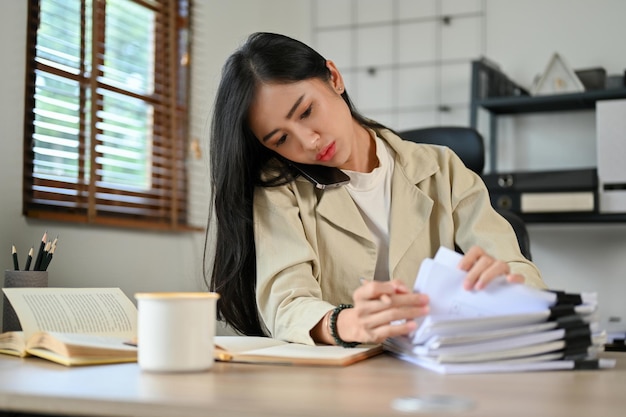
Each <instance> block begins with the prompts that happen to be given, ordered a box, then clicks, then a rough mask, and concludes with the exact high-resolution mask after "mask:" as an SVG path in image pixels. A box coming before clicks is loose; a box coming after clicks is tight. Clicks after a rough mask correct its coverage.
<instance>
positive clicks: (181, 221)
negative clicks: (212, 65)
mask: <svg viewBox="0 0 626 417" xmlns="http://www.w3.org/2000/svg"><path fill="white" fill-rule="evenodd" d="M42 1H46V0H29V10H28V29H27V68H26V95H25V119H24V155H23V162H24V163H23V166H24V170H23V198H22V202H23V204H22V212H23V215H24V216H26V217H27V218H33V219H45V220H57V221H65V222H71V223H86V224H92V225H103V226H114V227H122V228H144V229H151V230H164V231H188V230H198V227H194V226H191V225H190V224H189V219H188V193H187V187H188V185H187V172H186V166H187V161H186V158H187V149H188V145H187V144H188V140H189V139H188V137H189V102H190V97H189V96H190V90H189V81H190V52H191V45H190V43H191V42H190V39H191V24H190V22H191V16H190V14H191V6H192V5H191V1H192V0H126V1H128V2H131V3H134V4H136V5H139V6H142V7H146V8H149V9H150V10H152V11H153V12H155V32H154V37H155V38H154V39H155V44H154V47H153V50H154V52H153V53H154V56H153V59H154V63H155V68H154V79H153V82H154V86H155V88H154V91H153V92H152V94H147V95H142V94H139V93H136V92H132V91H127V90H123V89H121V88H119V87H118V86H115V85H112V84H111V83H107V82H106V79H105V78H104V76H103V68H104V56H105V50H106V45H105V37H104V36H105V27H106V26H105V24H106V22H105V18H106V17H105V16H106V6H107V3H108V0H100V1H98V0H79V1H80V6H81V7H80V8H81V12H80V13H81V27H82V29H81V46H80V61H81V64H80V69H79V74H78V75H73V74H71V73H70V72H67V71H65V72H64V71H63V70H62V69H59V68H58V67H54V66H49V65H46V64H45V63H42V62H38V61H37V29H38V25H39V17H40V16H39V13H40V8H41V2H42ZM88 3H91V4H92V8H91V10H92V13H91V15H90V16H88V15H87V9H88V8H87V7H86V6H87V4H88ZM87 19H91V20H92V22H93V23H92V24H91V25H90V26H89V27H91V30H92V34H93V36H91V40H92V41H91V56H90V57H89V58H88V57H87V56H86V51H88V50H89V48H88V45H86V39H88V36H87V34H86V29H85V28H86V27H88V25H87V24H86V21H87ZM87 60H90V61H91V64H90V66H91V68H94V69H97V70H94V71H93V74H90V73H89V72H88V70H87V69H86V67H85V62H87ZM36 71H43V72H45V73H48V74H53V75H56V76H61V77H63V78H65V79H71V80H74V81H75V82H77V83H78V85H79V87H80V88H79V94H78V103H79V107H80V110H79V112H78V115H79V118H80V122H79V126H80V128H79V130H80V132H79V134H78V136H77V140H78V146H77V151H76V153H77V155H78V158H79V161H78V178H77V181H76V182H75V184H72V183H71V181H54V180H50V179H45V178H44V179H42V178H41V177H39V176H38V175H37V174H36V173H35V172H34V168H35V163H36V160H35V150H34V148H35V137H34V135H35V133H36V126H35V121H36V114H35V110H36V108H35V106H36V101H35V89H36V85H35V80H36ZM103 91H106V92H111V93H118V94H122V95H123V96H126V97H131V98H133V99H138V100H141V101H142V102H145V103H149V104H150V105H151V106H153V108H154V113H153V117H152V124H151V129H149V135H147V137H146V140H149V138H152V142H151V145H152V146H151V150H150V153H151V155H152V158H151V163H150V164H151V166H152V169H151V177H150V178H151V180H150V181H149V182H150V187H149V189H148V190H145V191H141V190H137V189H129V188H128V187H125V186H123V185H120V186H112V185H111V184H110V183H109V184H106V185H103V182H102V181H101V180H102V175H101V174H100V173H99V169H100V168H101V166H102V165H101V163H99V162H98V157H99V156H100V155H101V153H99V152H98V151H97V149H96V147H97V146H98V144H100V143H102V142H101V140H100V139H99V138H98V135H99V134H101V133H102V131H101V130H99V129H98V127H97V125H98V122H99V121H101V120H102V119H101V118H100V117H101V116H99V112H101V111H102V108H103V104H102V103H103V99H102V97H103V95H102V94H101V92H103ZM87 111H88V113H89V114H87ZM87 167H89V169H87ZM87 171H88V172H87ZM42 190H44V191H42Z"/></svg>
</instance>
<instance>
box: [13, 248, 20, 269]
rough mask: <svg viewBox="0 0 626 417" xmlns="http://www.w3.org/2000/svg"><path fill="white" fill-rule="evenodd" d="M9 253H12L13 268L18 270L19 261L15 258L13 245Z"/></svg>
mask: <svg viewBox="0 0 626 417" xmlns="http://www.w3.org/2000/svg"><path fill="white" fill-rule="evenodd" d="M11 254H12V255H13V268H14V269H15V270H16V271H19V270H20V263H19V262H18V260H17V249H15V245H13V247H12V248H11Z"/></svg>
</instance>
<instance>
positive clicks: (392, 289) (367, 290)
mask: <svg viewBox="0 0 626 417" xmlns="http://www.w3.org/2000/svg"><path fill="white" fill-rule="evenodd" d="M352 298H353V300H354V308H349V309H345V310H342V311H341V313H339V315H338V316H337V333H338V334H339V337H341V339H342V340H344V341H346V342H360V343H382V342H383V341H384V340H385V339H386V338H388V337H394V336H400V335H406V334H409V333H411V332H412V331H414V330H415V329H416V327H417V325H416V323H415V321H414V320H413V319H415V318H417V317H421V316H424V315H426V314H428V312H429V307H428V304H429V300H428V296H427V295H426V294H419V293H414V292H412V291H411V290H410V289H409V288H407V286H406V285H405V284H404V283H403V282H401V281H399V280H391V281H370V282H365V283H364V284H363V285H361V286H360V287H358V288H357V289H356V290H355V291H354V293H353V294H352Z"/></svg>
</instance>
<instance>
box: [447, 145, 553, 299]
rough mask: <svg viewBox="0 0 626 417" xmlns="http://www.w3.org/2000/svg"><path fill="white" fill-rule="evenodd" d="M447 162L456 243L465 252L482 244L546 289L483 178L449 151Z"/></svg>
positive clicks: (529, 282)
mask: <svg viewBox="0 0 626 417" xmlns="http://www.w3.org/2000/svg"><path fill="white" fill-rule="evenodd" d="M446 161H447V166H448V175H449V180H450V186H451V203H452V213H453V219H454V224H455V241H456V244H457V245H458V246H459V248H460V249H461V250H463V251H464V252H465V251H467V250H468V249H469V248H470V247H471V246H473V245H479V246H481V247H482V248H483V249H485V251H487V253H489V254H490V255H491V256H493V257H495V258H496V259H499V260H502V261H505V262H507V263H508V264H509V267H510V269H511V272H512V273H518V274H521V275H523V276H524V277H525V279H526V284H527V285H530V286H533V287H538V288H545V287H546V285H545V283H544V281H543V279H542V277H541V273H540V272H539V269H538V268H537V267H536V266H535V264H533V263H532V262H531V261H529V260H528V259H526V258H525V257H524V256H523V255H522V253H521V251H520V249H519V245H518V243H517V238H516V235H515V231H514V230H513V227H512V226H511V224H510V223H509V222H508V221H507V220H506V219H505V218H504V217H502V216H501V215H500V214H499V213H498V212H497V211H496V210H495V209H494V208H493V206H492V205H491V202H490V199H489V192H488V190H487V187H486V186H485V184H484V182H483V181H482V179H481V178H480V176H478V175H477V174H476V173H474V172H473V171H471V170H469V169H468V168H466V167H465V166H464V165H463V162H462V161H461V160H460V158H459V157H458V156H457V155H456V154H454V153H453V152H451V151H449V150H447V156H446Z"/></svg>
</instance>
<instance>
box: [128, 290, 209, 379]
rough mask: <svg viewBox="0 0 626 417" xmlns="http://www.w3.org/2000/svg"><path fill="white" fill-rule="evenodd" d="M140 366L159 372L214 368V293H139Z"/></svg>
mask: <svg viewBox="0 0 626 417" xmlns="http://www.w3.org/2000/svg"><path fill="white" fill-rule="evenodd" d="M135 298H136V299H137V309H138V311H137V343H138V362H139V367H140V368H141V369H142V370H145V371H155V372H192V371H205V370H208V369H210V368H211V367H212V366H213V351H214V349H215V342H214V337H215V318H216V304H217V300H218V299H219V294H217V293H211V292H162V293H159V292H153V293H138V294H135Z"/></svg>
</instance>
